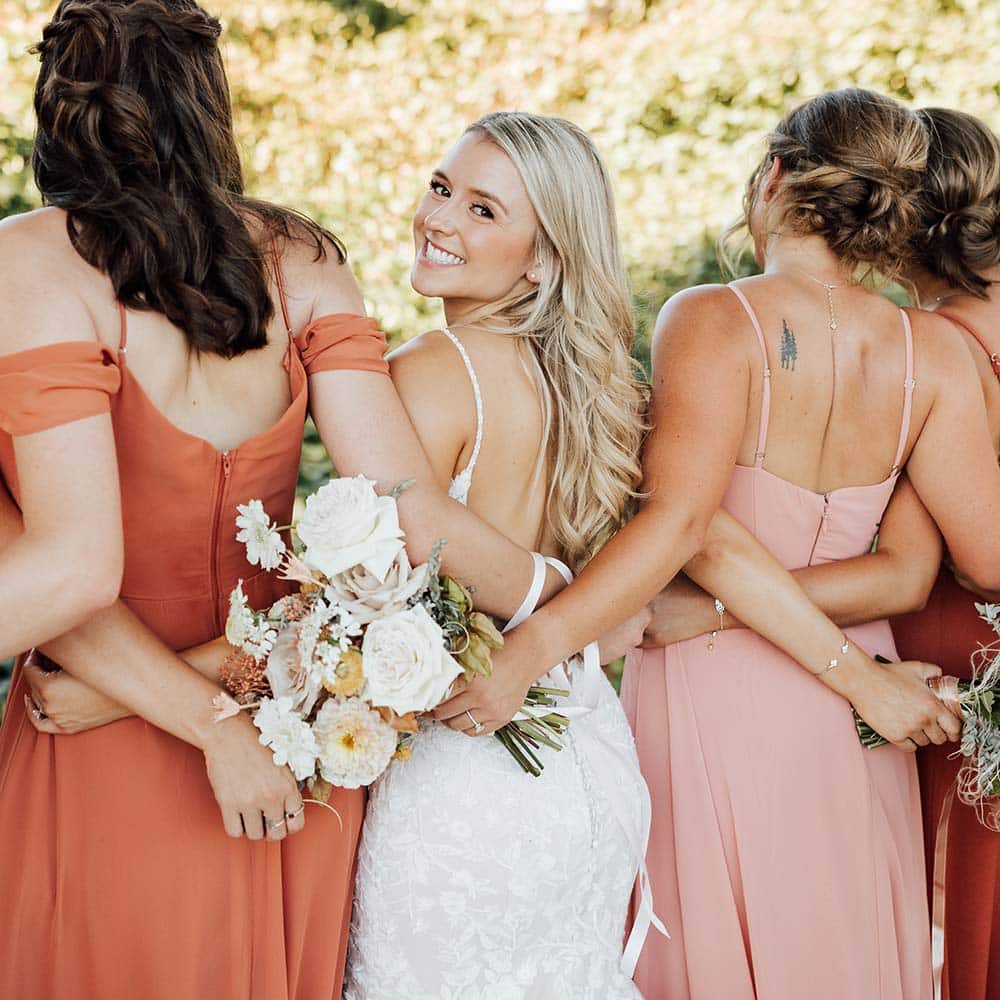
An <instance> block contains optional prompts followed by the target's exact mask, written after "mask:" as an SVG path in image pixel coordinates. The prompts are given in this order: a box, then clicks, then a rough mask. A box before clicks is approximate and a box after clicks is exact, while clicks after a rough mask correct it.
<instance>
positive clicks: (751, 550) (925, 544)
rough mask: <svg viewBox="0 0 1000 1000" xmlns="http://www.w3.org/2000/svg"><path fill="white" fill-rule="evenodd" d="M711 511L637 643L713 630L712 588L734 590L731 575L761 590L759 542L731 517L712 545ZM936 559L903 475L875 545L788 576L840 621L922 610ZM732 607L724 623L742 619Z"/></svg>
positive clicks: (929, 524)
mask: <svg viewBox="0 0 1000 1000" xmlns="http://www.w3.org/2000/svg"><path fill="white" fill-rule="evenodd" d="M716 518H722V519H729V520H732V519H731V518H730V515H728V514H726V512H725V511H719V512H718V513H717V514H716ZM716 518H713V520H712V526H710V528H709V538H708V539H707V541H706V545H705V548H704V549H703V550H702V551H701V552H700V553H699V554H698V555H697V556H695V558H694V559H693V560H692V561H691V562H690V563H689V564H688V565H687V566H686V567H685V573H686V574H687V576H689V577H690V578H691V579H686V578H685V577H683V576H678V577H677V578H676V579H675V580H673V581H672V582H671V583H670V585H669V586H668V587H667V588H666V589H665V590H663V591H661V592H660V593H659V594H658V595H657V596H656V597H654V598H653V600H652V602H651V604H650V611H651V621H650V624H649V626H648V627H647V629H646V635H645V639H644V642H643V645H644V646H647V647H653V646H665V645H667V644H668V643H671V642H680V641H681V640H683V639H690V638H692V637H694V636H697V635H703V634H705V633H706V632H711V631H713V630H715V629H718V628H719V625H720V622H719V614H718V611H717V610H716V607H715V601H714V595H715V594H716V593H721V592H722V591H725V590H731V589H734V588H727V586H726V581H727V579H728V578H730V577H731V576H733V575H734V574H736V575H740V576H752V577H753V578H754V579H756V581H757V585H758V586H759V587H761V588H762V589H764V590H765V591H766V590H767V588H768V585H769V582H770V581H769V573H770V569H771V567H770V559H768V558H764V557H765V556H766V550H765V549H764V547H763V546H762V545H761V543H760V542H759V541H758V540H757V539H756V538H754V537H753V535H751V534H750V532H749V531H747V530H746V529H745V528H743V527H742V526H741V525H739V523H738V522H735V521H733V523H732V524H731V525H729V529H730V530H729V534H730V538H729V539H728V540H727V539H726V537H725V534H724V533H720V535H721V538H720V541H719V542H718V544H713V541H712V535H713V528H715V527H716ZM732 539H736V540H738V544H733V542H732ZM940 562H941V535H940V532H938V530H937V527H936V526H935V524H934V521H933V520H932V519H931V516H930V515H929V514H928V513H927V510H926V508H925V507H924V505H923V504H922V503H921V502H920V498H919V497H918V496H917V494H916V491H915V490H914V489H913V487H912V486H911V485H910V483H909V481H908V480H907V479H906V477H905V476H904V477H902V478H901V479H900V481H899V484H898V485H897V487H896V490H895V492H894V493H893V497H892V500H891V501H890V503H889V506H888V508H887V509H886V512H885V516H884V517H883V519H882V524H881V527H880V530H879V539H878V548H877V550H876V551H875V552H872V553H870V554H866V555H863V556H857V557H856V558H854V559H842V560H838V561H836V562H830V563H820V564H818V565H816V566H805V567H803V568H801V569H796V570H793V571H792V576H794V577H795V581H796V583H798V584H799V586H800V587H802V589H803V590H804V591H805V592H806V595H807V596H808V597H809V599H810V600H811V601H812V602H813V603H814V604H815V605H816V606H817V607H819V608H820V609H821V610H822V611H824V612H825V613H826V615H827V616H828V617H830V618H831V619H832V620H833V621H834V622H836V623H837V624H838V625H840V626H841V627H842V628H844V627H847V626H849V625H861V624H863V623H865V622H871V621H878V620H879V619H883V618H891V617H894V616H896V615H902V614H908V613H910V612H913V611H919V610H921V609H922V608H923V607H924V605H925V604H926V602H927V598H928V596H929V594H930V592H931V589H932V587H933V586H934V581H935V580H936V579H937V573H938V568H939V565H940ZM693 579H697V580H698V581H699V582H700V583H701V584H702V586H698V584H696V583H694V582H692V580H693ZM702 587H704V588H705V589H702ZM724 603H725V602H724ZM738 606H739V600H738V597H737V599H736V601H735V603H734V604H733V605H732V606H730V605H729V604H727V605H726V612H725V616H724V625H725V628H740V627H743V626H744V624H745V623H744V622H743V621H742V620H741V619H740V618H739V616H738V612H737V607H738Z"/></svg>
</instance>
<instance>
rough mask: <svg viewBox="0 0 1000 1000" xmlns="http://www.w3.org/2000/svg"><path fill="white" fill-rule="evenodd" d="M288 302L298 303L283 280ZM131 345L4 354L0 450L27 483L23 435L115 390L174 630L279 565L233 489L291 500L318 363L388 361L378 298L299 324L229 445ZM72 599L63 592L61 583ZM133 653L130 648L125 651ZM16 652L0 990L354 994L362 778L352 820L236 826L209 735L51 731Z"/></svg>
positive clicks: (147, 571)
mask: <svg viewBox="0 0 1000 1000" xmlns="http://www.w3.org/2000/svg"><path fill="white" fill-rule="evenodd" d="M282 311H283V313H284V315H285V323H286V326H287V325H288V319H287V310H285V308H284V302H282ZM121 330H122V343H121V345H120V348H119V351H118V353H117V355H116V354H115V352H114V351H112V350H109V349H107V348H105V347H102V346H100V345H98V344H95V343H84V342H66V343H60V344H54V345H51V346H47V347H43V348H38V349H34V350H29V351H25V352H22V353H19V354H15V355H10V356H8V357H5V358H2V359H0V470H2V474H3V478H4V482H5V483H6V484H7V486H8V488H9V489H10V490H11V492H12V494H13V496H14V497H15V499H17V497H18V482H17V473H16V469H15V463H14V453H13V447H12V435H22V434H29V433H32V432H33V431H38V430H42V429H44V428H47V427H52V426H56V425H59V424H62V423H68V422H69V421H72V420H76V419H80V418H82V417H85V416H89V415H92V414H97V413H102V412H108V410H109V409H110V412H111V417H112V422H113V424H114V430H115V436H116V441H117V448H118V462H119V468H120V475H121V489H122V499H123V510H124V514H123V520H124V534H125V552H126V559H125V574H124V581H123V584H122V598H123V600H124V601H125V602H126V603H127V604H128V606H129V607H130V608H131V609H132V610H133V611H134V612H135V614H137V615H138V616H139V618H141V619H142V620H143V622H145V623H146V625H148V626H149V627H150V628H151V629H152V630H153V631H154V632H155V633H156V634H157V635H158V636H159V637H160V638H161V639H162V640H163V641H164V642H165V643H166V644H167V645H168V646H170V647H171V648H173V649H175V650H180V649H184V648H187V647H189V646H193V645H196V644H199V643H202V642H205V641H207V640H210V639H212V638H214V637H216V636H218V635H219V634H221V632H222V631H223V627H224V622H225V618H226V614H227V608H228V594H229V591H230V589H231V588H232V587H233V586H234V585H235V584H236V581H237V579H239V578H241V577H242V578H244V580H245V583H244V589H245V590H246V592H247V595H248V597H249V600H250V603H251V605H252V606H258V607H260V606H264V605H267V604H268V603H269V602H271V601H273V600H274V599H276V598H277V597H278V596H279V594H280V593H281V588H282V587H283V584H281V583H279V581H278V580H277V579H276V578H275V576H274V575H273V574H267V573H264V572H257V571H256V569H255V567H252V566H250V565H249V564H248V563H247V562H246V561H245V557H244V551H243V547H242V546H241V545H239V544H238V543H237V542H236V541H235V538H234V534H235V525H234V518H235V515H236V505H237V504H238V503H243V502H246V501H247V500H249V499H250V498H251V497H259V498H260V499H262V500H263V502H264V505H265V507H266V508H267V510H268V511H269V513H270V514H271V515H272V516H273V517H274V518H276V520H277V522H278V523H279V524H287V523H288V522H289V520H290V517H291V512H292V504H293V501H294V494H295V483H296V476H297V469H298V463H299V454H300V449H301V441H302V428H303V422H304V420H305V417H306V409H307V393H308V389H307V374H309V373H314V372H318V371H326V370H331V369H355V370H361V371H370V372H381V373H386V374H387V373H388V368H387V365H386V363H385V362H384V361H383V360H382V353H383V350H384V348H385V342H384V338H383V337H382V335H381V334H380V333H379V332H378V330H377V327H376V325H375V322H374V321H373V320H368V319H364V318H363V317H359V316H352V315H346V314H345V315H334V316H326V317H322V318H320V319H317V320H316V321H315V322H313V323H312V324H311V325H310V326H309V328H308V329H306V330H304V331H302V332H301V333H300V334H299V335H297V336H292V332H291V330H289V348H288V353H287V355H286V359H285V367H286V368H287V370H288V372H289V379H290V383H291V391H292V402H291V404H290V406H289V407H288V410H287V411H286V412H285V414H284V415H283V416H282V418H281V419H280V420H279V421H278V422H277V423H276V424H275V425H274V426H272V427H271V428H269V429H268V430H266V431H264V432H263V433H261V434H258V435H256V436H254V437H252V438H250V439H249V440H247V441H245V442H243V443H242V444H241V445H239V446H238V447H236V448H234V449H232V450H231V451H229V452H226V453H223V452H220V451H218V450H216V449H215V448H214V447H212V446H211V445H210V444H208V443H207V442H206V441H204V440H202V439H200V438H197V437H194V436H192V435H190V434H187V433H185V432H183V431H181V430H180V429H179V428H177V427H175V426H174V425H173V424H171V423H170V422H169V421H168V420H167V419H166V418H165V417H164V416H163V415H162V414H161V413H160V412H159V411H158V410H157V409H156V408H155V407H154V406H153V404H152V403H151V402H150V400H149V399H148V398H147V396H146V395H145V393H144V392H143V389H142V387H141V386H140V384H139V382H138V381H137V380H136V379H135V377H134V376H133V375H132V374H131V373H130V372H129V369H128V365H127V363H126V358H127V355H126V352H125V336H126V315H125V312H124V310H122V311H121ZM53 600H58V595H53ZM121 669H128V666H127V664H122V665H121ZM25 690H26V686H25V683H24V679H23V677H21V676H20V675H19V671H18V670H17V669H15V674H14V680H13V684H12V687H11V691H10V699H9V701H8V711H7V713H6V717H5V718H4V720H3V726H2V728H0V831H2V834H0V836H2V849H0V927H2V933H0V997H4V998H10V1000H15V998H17V1000H333V998H334V997H339V996H340V989H341V978H342V975H343V968H344V957H345V948H346V942H347V932H348V924H349V917H350V908H351V895H352V884H353V875H354V855H355V848H356V843H357V837H358V833H359V830H360V825H361V820H362V815H363V811H364V794H363V792H362V791H360V790H359V791H343V790H337V791H335V792H334V796H333V798H332V799H331V805H333V806H335V807H336V809H337V810H338V811H339V813H340V816H341V818H342V820H343V829H341V827H340V825H339V823H338V821H337V819H336V817H335V816H333V815H332V814H330V813H329V812H327V811H326V810H324V809H321V808H320V807H318V806H309V807H308V809H307V813H306V826H305V829H304V830H303V831H302V832H301V833H298V834H296V835H295V836H292V837H289V838H287V839H286V840H284V841H280V842H266V841H258V842H251V841H249V840H247V839H238V840H236V839H231V838H229V837H227V836H226V834H225V831H224V830H223V826H222V819H221V815H220V813H219V809H218V806H217V804H216V802H215V799H214V797H213V795H212V790H211V787H210V785H209V782H208V779H207V777H206V774H205V763H204V758H203V756H202V754H201V753H200V751H198V750H197V749H196V748H194V747H192V746H189V745H188V744H186V743H184V742H182V741H180V740H178V739H176V738H174V737H173V736H170V735H168V734H167V733H165V732H163V731H162V730H160V729H157V728H156V727H155V726H152V725H150V724H149V723H147V722H145V721H144V720H143V719H141V718H136V717H133V718H127V719H123V720H121V721H118V722H115V723H112V724H111V725H108V726H104V727H102V728H100V729H96V730H93V731H91V732H87V733H82V734H78V735H73V736H51V735H45V734H40V733H38V732H36V731H35V729H34V728H33V727H32V726H31V725H30V723H29V721H28V719H27V716H26V713H25V711H24V708H23V705H22V702H23V694H24V692H25Z"/></svg>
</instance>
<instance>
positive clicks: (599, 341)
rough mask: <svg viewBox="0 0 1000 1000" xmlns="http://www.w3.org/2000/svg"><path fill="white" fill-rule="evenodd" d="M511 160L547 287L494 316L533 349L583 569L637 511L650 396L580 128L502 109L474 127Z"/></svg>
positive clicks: (567, 528) (597, 168) (565, 543)
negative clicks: (634, 353) (531, 214)
mask: <svg viewBox="0 0 1000 1000" xmlns="http://www.w3.org/2000/svg"><path fill="white" fill-rule="evenodd" d="M467 131H468V132H479V133H482V134H483V135H484V136H485V137H486V138H487V139H488V140H489V141H490V142H492V143H493V144H494V145H495V146H497V147H498V148H499V149H501V150H502V151H503V152H504V153H506V154H507V156H509V157H510V159H511V160H512V161H513V163H514V166H515V167H517V170H518V172H519V173H520V175H521V178H522V180H523V181H524V186H525V188H526V189H527V192H528V198H529V199H530V201H531V204H532V206H533V208H534V210H535V214H536V215H537V217H538V231H537V234H536V237H535V247H534V252H535V260H536V261H538V262H539V263H540V266H539V267H538V269H537V270H538V273H539V278H540V280H539V283H538V285H537V286H534V287H533V288H532V291H531V292H529V293H528V294H526V295H524V296H522V297H521V298H519V299H517V300H515V301H514V302H511V303H505V304H504V306H503V307H502V308H501V309H500V310H498V311H497V312H496V313H494V314H492V316H491V317H489V318H490V319H494V320H496V319H502V321H503V326H502V330H503V332H504V333H506V334H507V335H509V336H515V337H517V338H519V339H520V341H521V342H522V343H523V344H524V345H525V347H526V350H525V351H524V354H525V356H526V358H527V359H528V361H529V364H530V366H531V368H532V369H533V372H534V375H535V378H536V380H537V382H538V384H539V385H540V387H541V393H540V395H541V398H542V405H543V412H544V431H543V435H544V437H543V440H546V441H547V458H548V502H547V505H546V509H547V514H546V516H547V519H548V525H549V528H550V530H551V531H552V533H553V534H554V536H555V538H556V541H557V543H558V544H559V547H560V548H561V549H562V555H563V558H565V559H566V561H567V562H568V563H569V564H570V565H571V566H572V567H573V569H574V570H579V569H580V568H581V567H582V566H583V565H584V564H585V563H586V562H587V561H588V560H589V559H590V558H591V557H592V556H593V555H594V554H595V553H596V552H597V550H598V549H599V548H600V547H601V545H602V544H603V543H604V542H605V541H606V540H607V539H608V537H609V536H610V535H611V534H613V533H614V532H615V531H616V530H617V529H618V528H619V527H620V526H621V525H622V524H623V523H624V522H625V521H626V520H627V519H628V517H629V516H630V515H631V514H632V513H633V510H634V505H635V502H636V500H637V498H638V496H639V494H638V492H637V491H638V488H639V483H640V480H641V478H642V468H641V465H640V461H639V452H640V448H641V445H642V439H643V434H644V431H645V424H644V413H645V394H644V391H643V383H642V381H641V379H640V376H639V371H640V369H639V367H638V365H637V364H636V362H635V361H633V359H632V357H631V354H630V350H631V347H632V341H633V339H634V337H635V326H634V322H633V319H632V312H631V308H630V299H629V291H628V283H627V280H626V277H625V267H624V263H623V261H622V255H621V248H620V245H619V239H618V224H617V218H616V213H615V204H614V195H613V192H612V188H611V180H610V177H609V176H608V172H607V169H606V167H605V166H604V163H603V161H602V160H601V157H600V154H599V153H598V152H597V149H596V148H595V146H594V144H593V142H591V140H590V138H589V137H588V136H587V134H586V133H585V132H584V131H583V130H582V129H580V128H578V127H577V126H576V125H573V124H572V123H571V122H568V121H565V120H563V119H561V118H552V117H548V116H545V115H534V114H527V113H523V112H507V111H501V112H494V113H493V114H489V115H486V116H485V117H483V118H480V119H479V121H477V122H475V123H474V124H472V125H470V126H469V128H468V130H467Z"/></svg>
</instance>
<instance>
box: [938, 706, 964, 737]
mask: <svg viewBox="0 0 1000 1000" xmlns="http://www.w3.org/2000/svg"><path fill="white" fill-rule="evenodd" d="M937 724H938V725H939V726H940V727H941V728H942V729H943V730H944V732H945V735H946V736H947V737H948V739H949V740H960V739H961V738H962V721H961V719H958V718H956V716H955V715H954V714H953V713H952V712H941V713H940V715H938V717H937Z"/></svg>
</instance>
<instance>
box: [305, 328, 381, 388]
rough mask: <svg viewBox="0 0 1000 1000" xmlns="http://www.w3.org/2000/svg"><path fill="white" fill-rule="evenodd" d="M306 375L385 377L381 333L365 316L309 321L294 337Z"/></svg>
mask: <svg viewBox="0 0 1000 1000" xmlns="http://www.w3.org/2000/svg"><path fill="white" fill-rule="evenodd" d="M295 343H296V345H297V347H298V349H299V353H300V354H301V356H302V364H303V365H304V366H305V369H306V372H307V373H308V374H310V375H315V374H316V373H317V372H331V371H356V372H377V373H378V374H380V375H388V374H389V363H388V362H387V361H386V360H385V358H384V357H383V355H384V354H385V351H386V346H387V345H386V342H385V334H384V333H382V331H381V330H380V329H379V328H378V323H376V322H375V320H373V319H369V318H368V317H366V316H357V315H355V314H353V313H335V314H332V315H330V316H321V317H320V318H319V319H316V320H313V322H312V323H310V324H309V326H307V327H306V329H305V330H304V331H303V332H302V333H300V334H299V335H298V336H297V337H296V338H295Z"/></svg>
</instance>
